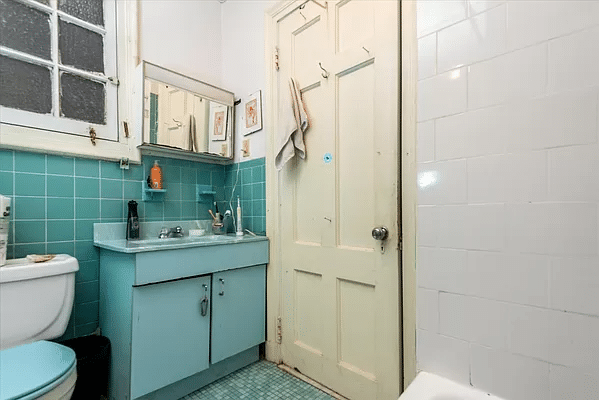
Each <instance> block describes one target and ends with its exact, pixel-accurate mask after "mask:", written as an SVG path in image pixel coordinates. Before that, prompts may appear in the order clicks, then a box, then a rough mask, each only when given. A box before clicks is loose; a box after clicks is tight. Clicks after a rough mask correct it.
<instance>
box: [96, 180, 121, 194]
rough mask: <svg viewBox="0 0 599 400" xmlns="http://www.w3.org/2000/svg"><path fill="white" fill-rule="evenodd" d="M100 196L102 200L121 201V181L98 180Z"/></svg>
mask: <svg viewBox="0 0 599 400" xmlns="http://www.w3.org/2000/svg"><path fill="white" fill-rule="evenodd" d="M100 187H101V189H100V194H101V197H102V198H103V199H122V198H123V181H122V180H113V179H102V180H100Z"/></svg>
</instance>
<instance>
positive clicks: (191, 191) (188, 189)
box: [181, 184, 196, 201]
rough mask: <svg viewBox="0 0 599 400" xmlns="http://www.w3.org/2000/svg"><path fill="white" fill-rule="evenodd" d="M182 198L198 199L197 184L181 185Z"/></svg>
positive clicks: (185, 199) (188, 199) (183, 199)
mask: <svg viewBox="0 0 599 400" xmlns="http://www.w3.org/2000/svg"><path fill="white" fill-rule="evenodd" d="M181 200H182V201H196V185H185V184H183V185H181Z"/></svg>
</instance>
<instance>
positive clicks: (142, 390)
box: [131, 276, 249, 399]
mask: <svg viewBox="0 0 599 400" xmlns="http://www.w3.org/2000/svg"><path fill="white" fill-rule="evenodd" d="M209 287H210V276H200V277H197V278H187V279H182V280H177V281H172V282H164V283H156V284H152V285H147V286H141V287H134V288H133V327H132V329H133V332H132V338H131V343H132V346H131V397H132V398H134V399H135V398H137V397H140V396H143V395H145V394H147V393H150V392H153V391H155V390H156V389H160V388H162V387H165V386H168V385H170V384H171V383H174V382H177V381H180V380H181V379H183V378H187V377H188V376H191V375H193V374H195V373H196V372H199V371H203V370H205V369H208V367H209V366H210V362H209V358H208V355H209V353H208V350H209V346H210V341H209V339H210V307H209V299H210V293H209ZM247 348H249V346H248V347H246V348H244V349H242V350H245V349H247ZM231 355H232V354H231Z"/></svg>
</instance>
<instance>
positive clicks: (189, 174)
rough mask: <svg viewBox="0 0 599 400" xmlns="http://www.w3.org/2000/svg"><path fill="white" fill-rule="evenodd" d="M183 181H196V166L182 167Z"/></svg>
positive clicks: (192, 182) (189, 182) (193, 182)
mask: <svg viewBox="0 0 599 400" xmlns="http://www.w3.org/2000/svg"><path fill="white" fill-rule="evenodd" d="M181 182H185V183H187V184H195V183H196V169H195V168H181Z"/></svg>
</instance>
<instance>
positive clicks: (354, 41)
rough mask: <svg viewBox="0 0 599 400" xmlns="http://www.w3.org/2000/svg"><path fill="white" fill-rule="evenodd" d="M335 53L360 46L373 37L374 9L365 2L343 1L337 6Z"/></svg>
mask: <svg viewBox="0 0 599 400" xmlns="http://www.w3.org/2000/svg"><path fill="white" fill-rule="evenodd" d="M337 10H338V11H337V13H338V17H337V37H338V43H337V51H338V52H340V51H343V50H347V49H350V48H352V47H355V46H358V45H362V42H363V41H364V40H365V39H367V38H370V37H372V36H373V35H374V8H373V7H372V6H371V5H370V4H368V2H366V1H355V0H354V1H344V2H342V3H339V4H338V5H337Z"/></svg>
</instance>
